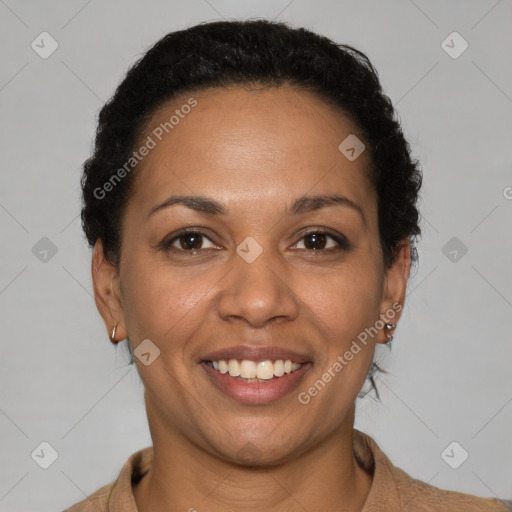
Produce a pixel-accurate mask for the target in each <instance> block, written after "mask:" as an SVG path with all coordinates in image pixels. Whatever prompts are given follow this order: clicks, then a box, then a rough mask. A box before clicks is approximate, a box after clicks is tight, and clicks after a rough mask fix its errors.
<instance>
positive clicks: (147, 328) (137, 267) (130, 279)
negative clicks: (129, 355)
mask: <svg viewBox="0 0 512 512" xmlns="http://www.w3.org/2000/svg"><path fill="white" fill-rule="evenodd" d="M126 268H129V269H130V270H129V271H128V272H127V275H126V276H124V278H123V295H124V298H125V300H123V307H124V313H125V322H126V326H127V329H128V333H129V335H130V340H131V342H132V346H133V348H135V347H136V346H137V344H138V343H140V342H141V341H142V340H143V339H146V338H149V339H151V340H154V342H155V343H156V344H157V345H158V347H159V348H160V350H161V351H162V355H165V354H164V353H169V354H172V353H174V354H175V353H176V352H177V351H178V350H180V349H183V345H184V344H185V343H186V341H187V339H188V338H189V337H190V336H191V335H192V332H193V330H194V329H197V327H198V326H199V323H200V322H201V320H202V319H204V318H205V312H204V307H205V304H206V303H207V300H208V299H207V293H208V290H209V288H211V285H212V283H211V279H210V278H209V277H208V276H207V275H206V274H202V277H201V278H200V279H197V278H196V279H192V278H191V277H190V276H188V275H187V272H182V271H180V270H171V269H170V268H169V267H167V266H165V265H159V266H157V265H154V263H152V262H150V261H147V260H145V259H143V258H140V259H138V260H135V259H134V260H132V261H130V262H129V263H128V264H127V266H126Z"/></svg>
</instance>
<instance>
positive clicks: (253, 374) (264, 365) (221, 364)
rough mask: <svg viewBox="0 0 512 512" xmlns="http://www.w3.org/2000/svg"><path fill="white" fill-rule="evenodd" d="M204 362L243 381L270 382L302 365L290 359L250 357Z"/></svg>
mask: <svg viewBox="0 0 512 512" xmlns="http://www.w3.org/2000/svg"><path fill="white" fill-rule="evenodd" d="M204 363H205V364H206V365H207V366H209V367H210V368H213V369H214V370H216V371H218V372H219V373H222V374H227V375H229V376H230V377H232V378H234V379H235V380H238V381H241V382H268V381H270V380H273V379H276V378H280V377H283V376H284V375H287V374H289V373H293V372H295V371H297V370H299V369H300V368H301V367H302V364H301V363H296V362H294V361H291V360H290V359H276V360H274V361H271V360H270V359H266V360H264V361H251V360H249V359H241V360H238V359H229V360H225V359H221V360H219V361H204Z"/></svg>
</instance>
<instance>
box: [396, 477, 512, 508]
mask: <svg viewBox="0 0 512 512" xmlns="http://www.w3.org/2000/svg"><path fill="white" fill-rule="evenodd" d="M394 478H395V482H396V485H397V487H398V490H399V493H400V497H401V499H402V503H403V506H404V510H408V511H410V512H434V511H436V512H437V511H439V510H447V511H448V510H449V511H450V512H484V511H485V512H510V511H512V508H511V505H510V502H507V501H503V500H499V499H496V498H494V499H491V498H480V497H478V496H473V495H471V494H464V493H460V492H456V491H449V490H445V489H439V488H438V487H434V486H432V485H429V484H426V483H425V482H422V481H420V480H416V479H414V478H412V477H410V476H409V475H407V474H406V473H405V472H404V471H402V470H401V469H399V468H396V467H395V470H394Z"/></svg>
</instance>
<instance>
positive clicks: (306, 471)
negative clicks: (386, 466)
mask: <svg viewBox="0 0 512 512" xmlns="http://www.w3.org/2000/svg"><path fill="white" fill-rule="evenodd" d="M354 412H355V407H353V408H352V410H351V414H349V415H348V416H349V417H348V418H347V420H348V421H347V422H346V423H345V424H343V425H342V426H341V427H340V428H339V429H338V430H336V431H334V432H333V433H332V434H331V435H330V436H328V438H326V439H324V440H322V443H321V444H319V445H316V446H314V447H313V448H311V449H309V450H308V451H306V452H304V453H302V454H300V455H299V456H297V457H294V458H290V459H289V460H288V461H287V462H284V463H281V464H279V465H275V466H259V467H248V466H240V465H237V464H234V463H232V462H230V461H227V460H225V459H222V458H220V457H217V456H214V455H212V454H211V453H209V452H207V451H206V450H204V449H203V448H201V447H198V446H197V445H195V444H193V443H191V442H190V441H189V440H188V439H186V438H184V437H183V436H182V435H180V434H178V433H176V432H174V431H173V432H172V433H170V432H169V430H163V429H161V428H158V426H162V425H157V424H155V421H151V419H150V426H151V427H152V428H151V434H152V438H153V446H154V460H153V465H152V468H151V470H150V471H149V472H148V473H147V474H146V475H145V476H144V478H142V480H141V481H140V482H139V483H138V485H136V486H135V488H134V495H135V500H136V503H137V508H138V510H139V512H150V511H151V512H167V511H169V510H183V511H184V512H185V511H189V512H194V511H196V512H201V511H203V510H208V511H209V512H225V510H226V508H227V507H228V508H229V510H231V511H237V512H242V511H244V512H246V511H253V510H265V511H267V512H277V511H282V510H287V511H289V512H304V510H307V511H308V512H325V511H331V510H336V511H337V512H352V511H360V510H361V509H362V508H363V506H364V503H365V501H366V497H367V496H368V493H369V491H370V487H371V482H372V476H371V475H369V474H368V473H366V472H365V471H364V470H363V469H362V468H361V467H360V466H359V465H358V463H357V460H356V458H355V456H354V452H353V439H352V436H353V420H354ZM148 413H149V411H148ZM148 418H151V415H150V414H148ZM156 423H158V421H157V422H156ZM170 434H171V435H170Z"/></svg>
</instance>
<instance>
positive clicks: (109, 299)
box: [91, 239, 128, 341]
mask: <svg viewBox="0 0 512 512" xmlns="http://www.w3.org/2000/svg"><path fill="white" fill-rule="evenodd" d="M91 273H92V283H93V288H94V301H95V302H96V307H97V308H98V311H99V312H100V315H101V316H102V318H103V321H104V322H105V327H106V329H107V333H108V336H109V337H110V335H111V332H112V328H113V327H114V325H116V324H117V327H116V336H115V338H116V340H118V341H120V340H123V339H124V338H126V337H127V335H128V333H127V332H126V326H125V321H124V310H123V300H122V293H121V284H120V279H119V273H118V271H117V268H116V267H115V265H113V264H112V263H111V262H110V261H108V260H107V259H106V258H105V254H104V252H103V244H102V242H101V239H98V240H97V241H96V243H95V245H94V250H93V254H92V264H91Z"/></svg>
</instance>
